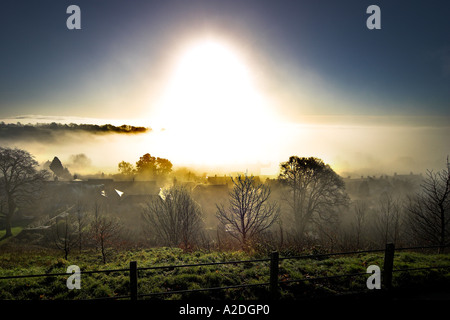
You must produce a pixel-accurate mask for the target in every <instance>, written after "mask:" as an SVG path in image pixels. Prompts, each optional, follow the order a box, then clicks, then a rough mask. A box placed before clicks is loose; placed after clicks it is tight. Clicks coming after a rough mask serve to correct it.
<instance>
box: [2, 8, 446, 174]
mask: <svg viewBox="0 0 450 320" xmlns="http://www.w3.org/2000/svg"><path fill="white" fill-rule="evenodd" d="M72 4H75V5H78V6H79V8H80V9H81V29H80V30H69V29H68V28H67V26H66V20H67V19H68V18H69V16H70V14H68V13H66V9H67V7H68V6H69V5H72ZM373 4H376V5H378V6H379V8H380V10H381V20H380V21H381V29H374V30H369V29H368V28H367V26H366V21H367V19H368V18H369V17H370V15H371V14H370V13H367V12H366V10H367V8H368V7H369V6H370V5H373ZM1 8H2V9H1V10H0V40H1V50H0V119H1V120H2V121H5V122H12V123H13V122H17V121H21V122H22V123H27V122H33V121H35V122H44V121H49V122H50V121H56V122H65V121H66V122H98V123H105V122H107V123H113V124H116V125H121V124H124V123H126V124H131V125H135V124H136V125H143V126H148V127H151V128H153V129H154V130H153V132H152V133H150V134H149V135H148V136H146V137H145V138H142V137H140V138H124V137H114V138H111V139H109V140H108V139H105V141H103V140H102V141H97V142H98V143H101V144H102V145H103V146H105V147H106V145H107V148H108V149H109V150H110V152H112V151H111V150H113V151H115V153H114V154H113V155H112V156H111V157H108V158H109V159H110V162H107V161H106V162H105V160H104V159H103V160H102V156H103V155H99V154H96V150H98V147H96V146H94V144H87V143H86V145H85V146H84V147H83V146H79V144H77V146H78V148H79V150H73V148H75V147H74V146H72V148H70V147H69V146H68V145H69V144H73V143H74V142H73V141H72V140H65V141H64V143H65V144H64V145H58V144H55V145H53V146H50V145H48V144H45V141H42V143H41V144H36V142H33V144H31V143H28V142H29V141H18V140H17V139H16V140H10V139H8V140H6V139H3V140H2V138H1V137H0V143H2V144H7V145H12V144H14V145H17V146H19V147H23V148H28V149H29V150H30V151H31V152H34V153H35V154H36V156H37V157H38V158H39V159H40V160H44V159H45V157H51V155H52V154H54V155H56V154H64V156H65V157H66V158H69V157H70V156H71V154H69V153H72V154H74V153H81V152H82V153H86V154H87V155H88V156H89V157H90V158H91V159H92V162H93V163H97V165H98V166H99V167H111V168H113V167H114V166H116V164H115V163H117V162H118V160H119V161H120V159H122V160H126V161H130V162H133V161H136V160H137V159H136V157H138V156H139V155H142V154H144V153H146V152H150V153H155V155H158V156H159V155H160V156H163V157H167V158H169V159H172V160H173V162H174V163H175V164H179V165H195V166H210V167H214V168H216V169H217V168H219V167H222V168H224V166H227V168H228V169H231V168H232V169H236V170H239V169H240V170H245V169H246V168H248V167H249V166H251V165H255V164H256V167H255V168H259V169H258V170H259V172H260V173H262V172H266V171H267V172H273V171H276V170H277V166H278V163H279V162H280V161H286V160H287V158H288V157H289V156H290V155H294V154H295V155H299V156H317V157H321V158H323V159H324V160H325V161H326V162H328V163H330V164H331V165H332V167H334V168H335V169H336V170H337V171H339V172H340V173H342V174H349V175H350V174H353V175H359V174H363V173H364V174H365V173H367V174H381V173H387V174H391V173H393V172H402V173H409V172H410V171H415V172H423V171H424V170H426V169H427V168H439V167H442V165H443V164H445V157H446V156H447V155H448V154H449V153H450V144H449V143H448V137H449V134H450V129H449V121H448V120H449V119H450V105H449V101H450V90H449V88H450V33H449V30H450V20H449V19H448V12H450V4H449V3H448V1H433V2H431V3H429V2H428V3H427V2H425V1H362V0H343V1H332V0H326V1H313V0H308V1H288V0H281V1H274V0H271V1H267V0H266V1H264V0H240V1H236V0H227V1H218V0H203V1H201V0H189V1H186V0H179V1H173V0H168V1H143V0H135V1H133V2H129V1H124V0H121V1H118V0H108V1H106V0H98V1H84V0H75V1H70V2H69V1H61V0H58V1H56V0H53V1H50V0H42V1H23V0H14V1H10V0H6V1H2V5H1ZM205 44H206V45H205ZM183 61H184V62H183ZM183 63H184V64H183ZM161 129H165V131H161ZM126 139H129V140H126ZM130 139H131V140H132V141H131V140H130ZM119 140H120V142H119ZM111 141H113V142H111ZM119 145H120V147H119ZM67 149H69V150H71V151H69V150H67ZM97 153H98V151H97ZM64 156H63V158H64Z"/></svg>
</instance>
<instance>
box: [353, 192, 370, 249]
mask: <svg viewBox="0 0 450 320" xmlns="http://www.w3.org/2000/svg"><path fill="white" fill-rule="evenodd" d="M353 210H354V214H355V216H354V221H353V222H352V224H351V225H352V228H353V230H354V232H355V237H356V243H355V246H356V249H360V246H361V244H362V243H363V239H364V238H363V235H364V233H365V232H364V231H365V226H366V222H367V211H368V204H367V202H366V201H363V200H357V201H355V202H354V203H353Z"/></svg>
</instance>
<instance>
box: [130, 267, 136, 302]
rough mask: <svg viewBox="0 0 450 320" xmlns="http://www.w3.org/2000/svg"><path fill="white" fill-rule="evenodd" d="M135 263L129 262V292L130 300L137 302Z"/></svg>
mask: <svg viewBox="0 0 450 320" xmlns="http://www.w3.org/2000/svg"><path fill="white" fill-rule="evenodd" d="M137 291H138V290H137V262H136V261H130V292H131V300H133V301H136V300H137Z"/></svg>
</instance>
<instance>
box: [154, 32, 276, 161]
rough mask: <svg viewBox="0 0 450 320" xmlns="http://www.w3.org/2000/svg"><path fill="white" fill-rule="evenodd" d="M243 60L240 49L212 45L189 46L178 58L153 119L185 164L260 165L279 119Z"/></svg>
mask: <svg viewBox="0 0 450 320" xmlns="http://www.w3.org/2000/svg"><path fill="white" fill-rule="evenodd" d="M243 61H244V60H243V59H242V58H240V56H239V55H238V54H237V51H236V50H233V49H232V48H231V47H230V46H227V45H225V44H223V43H221V42H218V41H212V40H207V41H202V42H199V43H196V44H194V45H191V46H189V47H188V48H187V49H186V50H185V51H184V53H183V54H182V55H181V56H180V57H179V60H178V61H177V63H176V65H175V68H174V69H173V71H172V74H171V77H170V81H169V83H168V85H167V87H166V91H165V92H164V94H163V97H162V99H161V100H160V102H159V106H158V107H159V113H158V114H157V115H156V116H155V117H156V118H155V117H154V118H153V120H155V121H157V122H159V123H160V125H161V126H163V127H164V128H165V129H166V131H165V133H164V135H165V139H164V143H165V145H166V146H167V147H168V149H167V152H168V153H174V152H176V153H177V154H178V153H180V152H181V153H182V154H183V160H184V162H189V163H194V162H195V163H197V164H199V163H198V162H199V160H201V161H202V162H203V164H205V163H213V164H216V165H223V164H229V163H230V162H238V161H244V162H245V161H257V160H256V159H254V158H255V157H258V153H260V152H261V151H262V150H265V149H267V148H264V143H266V142H268V141H267V140H268V139H272V138H273V137H269V136H268V134H269V132H270V128H269V127H270V126H272V125H273V124H274V123H275V122H274V121H275V120H274V119H275V116H274V113H273V112H272V111H271V110H270V109H269V108H268V106H267V101H266V99H265V98H264V97H263V95H262V94H261V93H260V92H258V90H257V89H256V87H255V84H254V79H252V73H251V70H250V69H249V67H248V66H247V65H246V64H244V62H243ZM173 156H174V157H175V156H176V155H175V154H174V155H173ZM259 156H260V157H263V155H259ZM250 158H253V159H250ZM260 160H261V161H264V159H260Z"/></svg>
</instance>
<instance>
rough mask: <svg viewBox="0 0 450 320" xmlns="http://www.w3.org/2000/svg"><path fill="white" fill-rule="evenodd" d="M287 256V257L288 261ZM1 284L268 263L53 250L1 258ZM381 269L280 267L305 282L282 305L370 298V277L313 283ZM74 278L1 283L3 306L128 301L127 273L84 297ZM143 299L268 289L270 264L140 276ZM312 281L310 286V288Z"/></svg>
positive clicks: (428, 276)
mask: <svg viewBox="0 0 450 320" xmlns="http://www.w3.org/2000/svg"><path fill="white" fill-rule="evenodd" d="M287 254H288V253H284V254H283V253H281V256H286V255H287ZM0 256H1V259H0V277H6V276H13V275H14V276H17V275H30V274H49V273H66V270H67V267H68V266H69V265H78V266H79V267H80V268H81V270H82V271H94V270H107V269H109V270H111V269H127V268H129V262H130V261H137V265H138V268H145V267H154V266H168V265H180V264H197V263H209V262H224V261H238V260H253V259H261V258H267V256H265V255H261V254H256V253H254V254H249V253H245V252H243V251H229V252H217V251H214V252H207V251H194V252H184V251H182V250H181V249H178V248H154V249H147V250H135V251H121V252H115V253H114V255H113V257H111V259H110V262H109V263H106V264H103V263H102V260H101V255H100V254H97V253H95V252H83V253H82V254H79V255H73V256H70V258H69V260H64V259H61V255H60V253H59V252H53V251H48V250H40V249H35V250H29V249H24V250H23V251H20V252H17V250H16V251H8V250H4V251H3V252H1V253H0ZM394 261H395V263H394V269H405V268H423V267H430V266H442V265H446V266H450V254H445V255H444V254H440V255H435V254H422V253H414V252H399V253H396V254H395V260H394ZM373 264H375V265H378V266H380V267H381V268H382V267H383V254H382V253H380V254H378V253H376V254H375V253H371V254H358V255H351V256H337V257H328V258H326V257H325V258H323V259H307V260H303V259H302V260H298V259H284V260H280V270H279V274H280V277H279V279H280V280H284V281H289V280H292V279H303V280H304V281H302V282H294V283H286V284H281V286H280V287H281V297H280V298H281V299H301V298H310V297H323V296H327V295H336V294H341V293H352V292H368V291H369V290H368V289H367V287H366V280H367V278H368V275H360V276H354V277H339V278H333V279H328V280H321V281H313V280H311V279H312V278H316V277H326V276H336V275H340V274H354V273H365V272H366V269H367V267H368V266H369V265H373ZM68 276H69V275H67V276H66V275H62V276H55V277H38V278H20V279H0V299H2V300H47V299H50V300H53V299H55V300H56V299H66V300H73V299H92V298H103V297H115V296H116V297H117V296H123V295H129V273H128V272H127V271H120V272H119V271H117V272H111V273H94V274H82V276H81V289H80V290H69V289H67V286H66V279H67V278H68ZM138 276H139V280H138V281H139V282H138V289H139V294H149V293H156V292H165V291H176V290H186V289H189V290H192V289H200V288H207V287H221V286H234V285H241V284H254V283H267V282H269V262H268V261H260V262H252V263H250V262H247V263H239V264H224V265H212V266H201V267H186V268H172V269H157V270H141V271H139V275H138ZM308 279H310V280H308ZM448 285H450V268H447V269H431V270H416V271H411V272H394V278H393V286H394V287H395V288H424V287H427V286H441V287H445V286H448ZM265 298H268V288H267V286H256V287H250V288H239V289H227V290H214V291H200V292H194V293H187V294H183V295H181V294H171V295H157V296H151V297H145V299H176V300H178V299H232V300H242V299H244V300H247V299H265Z"/></svg>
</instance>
